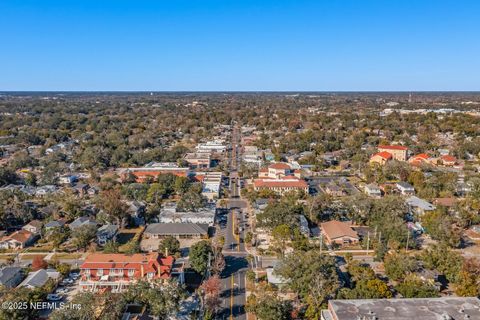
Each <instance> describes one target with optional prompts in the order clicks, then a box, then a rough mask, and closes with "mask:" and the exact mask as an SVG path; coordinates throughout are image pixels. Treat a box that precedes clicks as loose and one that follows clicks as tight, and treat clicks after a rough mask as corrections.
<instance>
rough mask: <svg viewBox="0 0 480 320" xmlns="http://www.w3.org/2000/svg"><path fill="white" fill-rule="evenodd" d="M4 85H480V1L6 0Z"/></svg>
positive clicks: (1, 36) (0, 81)
mask: <svg viewBox="0 0 480 320" xmlns="http://www.w3.org/2000/svg"><path fill="white" fill-rule="evenodd" d="M0 90H147V91H150V90H196V91H202V90H210V91H216V90H253V91H255V90H292V91H296V90H305V91H308V90H313V91H315V90H325V91H329V90H406V91H410V90H480V1H473V0H472V1H468V0H464V1H462V0H382V1H373V0H328V1H327V0H325V1H321V0H312V1H302V0H293V1H288V0H285V1H284V0H272V1H261V0H255V1H250V0H238V1H230V0H218V1H210V0H197V1H180V0H156V1H153V0H152V1H142V0H136V1H134V0H131V1H123V0H111V1H107V0H95V1H93V0H92V1H91V0H77V1H73V0H59V1H51V0H36V1H31V0H1V1H0Z"/></svg>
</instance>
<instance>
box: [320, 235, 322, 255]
mask: <svg viewBox="0 0 480 320" xmlns="http://www.w3.org/2000/svg"><path fill="white" fill-rule="evenodd" d="M322 249H323V236H322V233H320V255H322Z"/></svg>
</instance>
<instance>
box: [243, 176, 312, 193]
mask: <svg viewBox="0 0 480 320" xmlns="http://www.w3.org/2000/svg"><path fill="white" fill-rule="evenodd" d="M253 188H254V189H255V191H260V190H263V189H268V190H271V191H274V192H275V193H278V194H285V193H287V192H291V191H303V192H305V193H308V184H307V182H305V180H302V179H299V178H297V177H284V178H280V179H271V178H267V179H255V180H254V181H253Z"/></svg>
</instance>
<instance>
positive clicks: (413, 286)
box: [395, 274, 438, 298]
mask: <svg viewBox="0 0 480 320" xmlns="http://www.w3.org/2000/svg"><path fill="white" fill-rule="evenodd" d="M395 289H396V290H397V291H398V292H399V293H400V294H401V295H402V296H403V297H404V298H435V297H438V290H437V289H436V288H435V287H434V286H433V285H431V284H429V283H427V282H424V281H423V280H421V279H420V278H418V277H417V276H416V275H415V274H410V275H408V276H407V277H406V278H405V280H404V281H403V282H402V283H400V284H398V285H397V286H396V287H395Z"/></svg>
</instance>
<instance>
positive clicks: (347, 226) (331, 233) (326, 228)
mask: <svg viewBox="0 0 480 320" xmlns="http://www.w3.org/2000/svg"><path fill="white" fill-rule="evenodd" d="M320 226H321V228H322V231H323V232H324V233H325V234H327V235H328V237H329V238H330V239H335V238H340V237H344V236H347V237H351V238H357V239H358V234H357V233H356V232H355V231H354V230H353V229H352V227H351V223H350V222H343V221H336V220H333V221H328V222H323V223H321V224H320Z"/></svg>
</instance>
